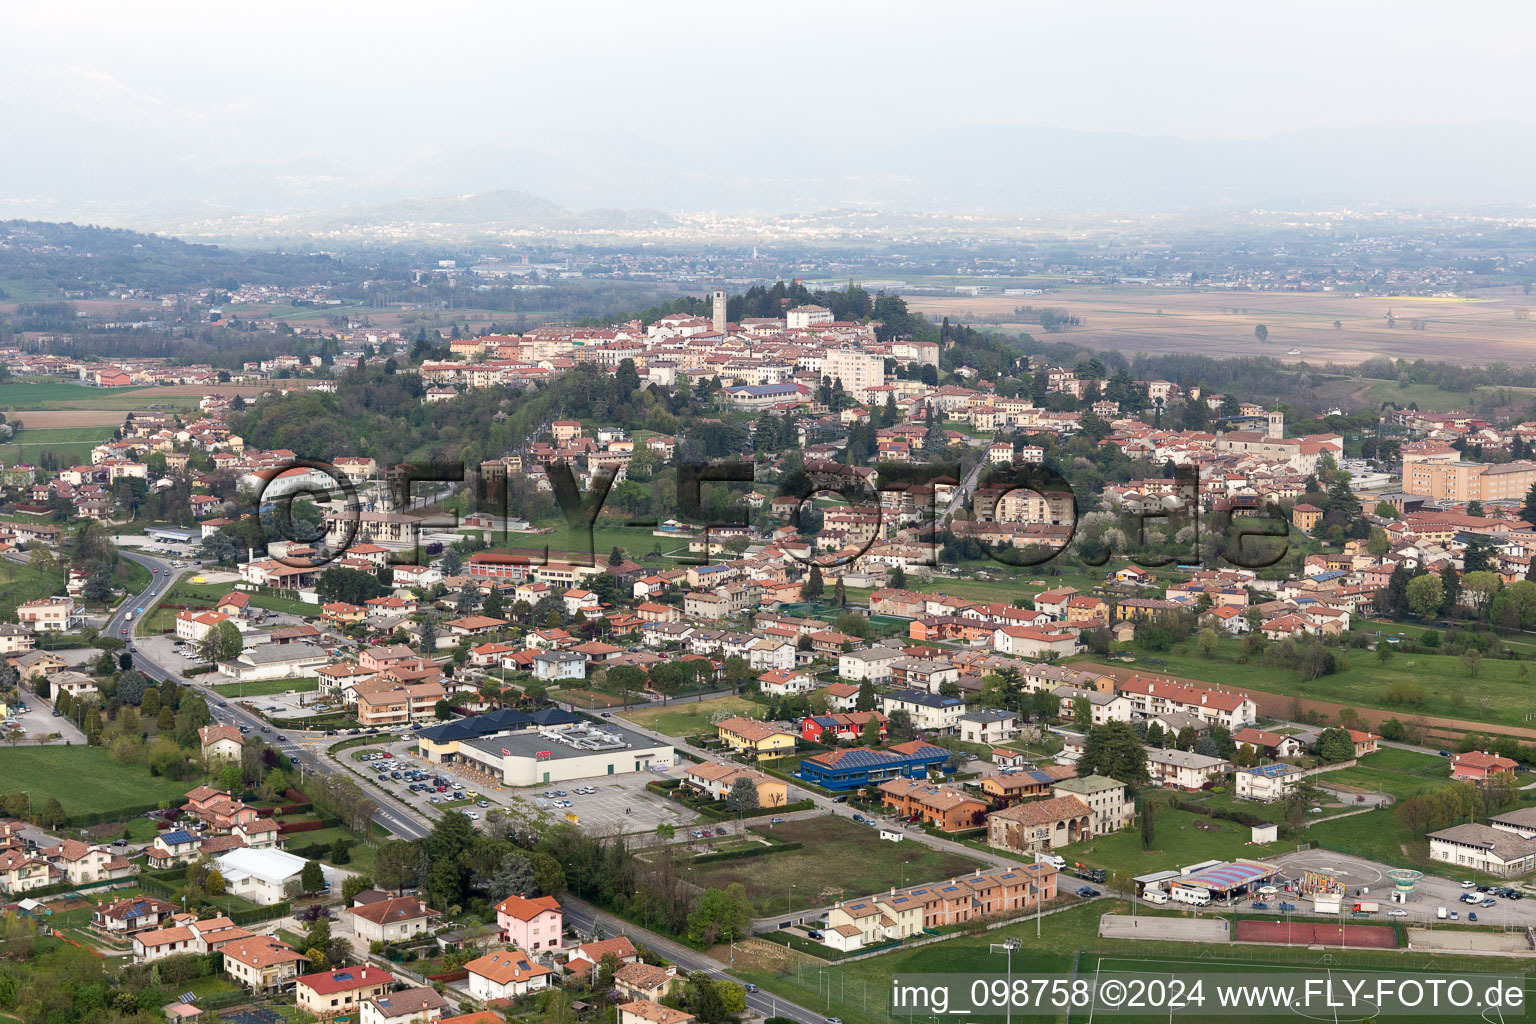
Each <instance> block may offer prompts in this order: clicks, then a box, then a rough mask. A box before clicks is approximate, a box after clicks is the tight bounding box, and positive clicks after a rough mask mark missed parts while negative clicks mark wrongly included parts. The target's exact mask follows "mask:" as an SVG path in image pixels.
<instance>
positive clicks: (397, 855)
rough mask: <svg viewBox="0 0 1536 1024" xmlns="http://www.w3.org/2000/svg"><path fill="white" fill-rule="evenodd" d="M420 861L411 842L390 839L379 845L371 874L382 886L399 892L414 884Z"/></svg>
mask: <svg viewBox="0 0 1536 1024" xmlns="http://www.w3.org/2000/svg"><path fill="white" fill-rule="evenodd" d="M420 863H421V860H420V858H419V857H418V856H417V853H416V849H415V847H414V846H413V845H412V844H411V843H408V842H406V841H405V840H403V839H391V840H389V841H388V842H386V843H384V845H382V846H380V847H379V852H378V854H377V855H375V857H374V861H373V876H374V878H375V879H377V880H378V883H379V885H380V886H382V887H383V888H385V889H387V890H389V891H391V892H399V891H400V890H401V889H407V888H410V887H411V886H413V885H415V884H416V882H417V879H418V872H419V865H420Z"/></svg>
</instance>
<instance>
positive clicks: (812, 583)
mask: <svg viewBox="0 0 1536 1024" xmlns="http://www.w3.org/2000/svg"><path fill="white" fill-rule="evenodd" d="M823 590H824V587H823V585H822V581H821V567H820V566H818V565H813V566H811V571H810V573H809V574H808V575H807V576H806V577H805V582H804V583H802V584H800V598H801V600H803V601H817V600H820V598H821V595H822V591H823Z"/></svg>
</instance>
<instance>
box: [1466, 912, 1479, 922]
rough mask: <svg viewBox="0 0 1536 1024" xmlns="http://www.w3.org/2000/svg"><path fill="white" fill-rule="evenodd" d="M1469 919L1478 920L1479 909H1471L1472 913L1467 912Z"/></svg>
mask: <svg viewBox="0 0 1536 1024" xmlns="http://www.w3.org/2000/svg"><path fill="white" fill-rule="evenodd" d="M1467 920H1468V921H1476V920H1477V911H1475V910H1474V911H1471V912H1470V913H1468V914H1467Z"/></svg>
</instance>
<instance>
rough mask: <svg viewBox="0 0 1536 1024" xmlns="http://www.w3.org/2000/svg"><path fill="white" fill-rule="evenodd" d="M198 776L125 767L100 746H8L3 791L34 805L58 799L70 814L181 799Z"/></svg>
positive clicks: (1, 768)
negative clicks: (27, 797)
mask: <svg viewBox="0 0 1536 1024" xmlns="http://www.w3.org/2000/svg"><path fill="white" fill-rule="evenodd" d="M197 784H198V783H197V781H196V780H189V781H183V782H178V781H176V780H174V779H165V778H160V777H158V776H154V775H150V774H149V770H148V769H147V768H142V767H138V766H136V765H121V764H117V763H115V762H113V761H112V760H110V759H109V758H108V757H107V752H106V751H105V750H103V749H101V748H100V747H20V746H18V747H5V748H3V749H0V790H4V791H5V792H8V793H14V792H17V791H19V790H25V791H27V792H29V793H31V794H32V803H33V805H34V806H41V805H42V803H43V801H45V800H47V799H48V798H49V797H58V800H59V803H61V804H63V805H64V811H65V813H67V814H89V813H96V812H103V811H112V810H115V809H117V808H119V807H134V806H138V805H141V804H154V803H159V802H161V801H169V802H170V803H172V804H179V803H181V802H182V797H184V796H185V795H186V793H187V791H188V790H189V789H193V788H195V787H196V786H197Z"/></svg>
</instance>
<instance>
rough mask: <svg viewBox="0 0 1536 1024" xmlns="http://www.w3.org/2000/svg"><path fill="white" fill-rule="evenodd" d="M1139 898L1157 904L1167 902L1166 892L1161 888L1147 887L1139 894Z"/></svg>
mask: <svg viewBox="0 0 1536 1024" xmlns="http://www.w3.org/2000/svg"><path fill="white" fill-rule="evenodd" d="M1141 898H1142V899H1144V900H1146V901H1147V902H1148V903H1156V904H1157V905H1158V906H1162V905H1163V904H1164V903H1167V902H1168V894H1167V893H1165V892H1163V890H1161V889H1148V890H1147V891H1146V892H1144V893H1142V894H1141Z"/></svg>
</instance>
